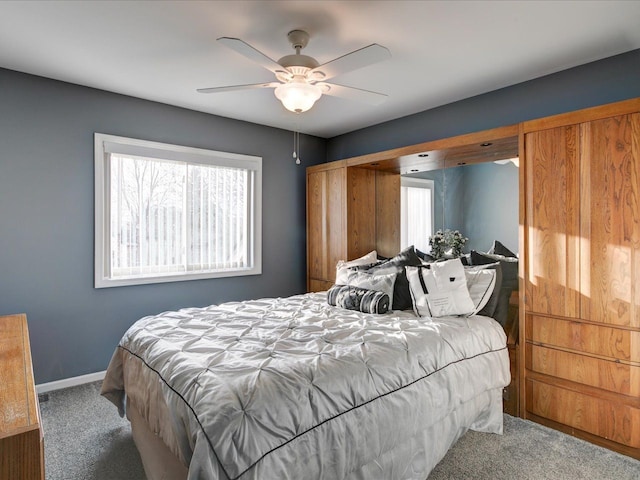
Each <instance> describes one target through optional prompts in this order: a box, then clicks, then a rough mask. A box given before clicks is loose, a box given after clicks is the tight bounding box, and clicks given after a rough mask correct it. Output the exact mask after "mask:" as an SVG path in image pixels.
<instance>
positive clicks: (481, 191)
mask: <svg viewBox="0 0 640 480" xmlns="http://www.w3.org/2000/svg"><path fill="white" fill-rule="evenodd" d="M459 168H463V169H465V173H464V184H463V190H462V192H461V196H462V197H463V201H462V203H463V215H464V221H463V224H464V234H465V236H467V237H468V238H469V242H468V243H467V245H466V249H465V250H466V251H471V250H478V251H481V252H486V251H487V250H489V248H491V246H492V245H493V241H494V240H499V241H500V242H502V244H504V245H505V246H506V247H507V248H508V249H509V250H511V251H512V252H516V253H517V252H518V205H519V195H518V190H519V189H518V167H516V166H515V165H514V164H513V163H508V164H506V165H497V164H495V163H483V164H478V165H468V166H465V167H459ZM461 231H462V230H461Z"/></svg>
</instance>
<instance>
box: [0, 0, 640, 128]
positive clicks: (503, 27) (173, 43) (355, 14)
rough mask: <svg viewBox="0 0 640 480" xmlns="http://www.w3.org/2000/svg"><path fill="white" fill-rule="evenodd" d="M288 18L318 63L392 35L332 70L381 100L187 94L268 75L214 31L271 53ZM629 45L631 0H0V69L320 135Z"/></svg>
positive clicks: (635, 26)
mask: <svg viewBox="0 0 640 480" xmlns="http://www.w3.org/2000/svg"><path fill="white" fill-rule="evenodd" d="M293 29H304V30H307V31H308V32H309V34H310V35H311V40H310V42H309V45H308V47H307V48H306V49H305V50H304V51H303V53H305V54H307V55H310V56H313V57H315V58H316V59H317V60H318V61H319V62H320V63H325V62H327V61H329V60H332V59H333V58H335V57H338V56H341V55H344V54H345V53H348V52H351V51H353V50H356V49H359V48H361V47H364V46H366V45H369V44H371V43H379V44H381V45H384V46H385V47H387V48H388V49H389V50H390V51H391V54H392V58H391V59H390V60H386V61H384V62H382V63H379V64H375V65H372V66H368V67H365V68H362V69H360V70H357V71H354V72H351V73H348V74H345V75H342V76H339V77H336V78H334V79H332V80H331V81H335V83H339V84H343V85H348V86H353V87H358V88H363V89H367V90H373V91H377V92H382V93H385V94H387V95H389V98H388V99H387V100H386V101H385V102H384V103H383V104H382V105H379V106H371V105H367V104H361V103H357V102H355V101H350V100H346V99H340V98H335V97H328V96H323V97H322V98H321V99H320V100H319V101H318V102H317V103H316V105H315V106H314V107H313V108H312V109H311V110H310V111H308V112H306V113H303V114H300V115H296V114H293V113H291V112H288V111H287V110H285V109H284V107H282V105H281V104H280V102H279V101H278V100H277V99H276V98H275V96H274V94H273V91H272V89H262V90H251V91H242V92H226V93H216V94H208V95H205V94H200V93H197V92H196V89H197V88H203V87H216V86H224V85H235V84H244V83H260V82H270V81H273V80H274V79H273V75H272V74H271V72H269V71H268V70H265V69H263V68H261V67H260V66H258V65H257V64H254V63H252V62H251V61H249V60H248V59H246V58H245V57H243V56H241V55H239V54H238V53H236V52H234V51H232V50H230V49H228V48H226V47H224V46H223V45H220V44H218V43H217V42H216V39H217V38H218V37H221V36H228V37H237V38H241V39H242V40H244V41H245V42H247V43H249V44H250V45H252V46H254V47H255V48H257V49H258V50H260V51H262V52H263V53H265V54H266V55H268V56H269V57H271V58H273V59H275V60H277V59H279V58H280V57H282V56H284V55H288V54H291V53H293V50H292V49H291V46H290V44H289V43H288V41H287V32H289V31H290V30H293ZM636 48H640V1H611V0H610V1H162V2H160V1H0V67H3V68H8V69H11V70H17V71H21V72H27V73H32V74H36V75H41V76H45V77H50V78H54V79H58V80H63V81H66V82H71V83H76V84H79V85H86V86H90V87H95V88H100V89H104V90H108V91H112V92H117V93H122V94H126V95H132V96H135V97H140V98H145V99H149V100H154V101H158V102H162V103H167V104H170V105H177V106H181V107H185V108H189V109H192V110H198V111H202V112H207V113H212V114H215V115H222V116H224V117H231V118H237V119H241V120H246V121H250V122H255V123H259V124H263V125H270V126H274V127H280V128H284V129H288V130H291V129H298V130H299V131H301V132H303V133H308V134H313V135H318V136H320V137H326V138H329V137H332V136H335V135H339V134H342V133H346V132H349V131H352V130H356V129H359V128H363V127H366V126H369V125H373V124H376V123H380V122H383V121H386V120H391V119H394V118H398V117H402V116H405V115H409V114H412V113H416V112H420V111H423V110H427V109H430V108H433V107H436V106H439V105H444V104H446V103H450V102H453V101H456V100H460V99H463V98H467V97H470V96H473V95H477V94H481V93H484V92H488V91H491V90H495V89H498V88H501V87H505V86H508V85H513V84H515V83H519V82H522V81H525V80H529V79H532V78H536V77H540V76H542V75H546V74H549V73H553V72H557V71H560V70H564V69H566V68H570V67H573V66H576V65H581V64H584V63H587V62H591V61H594V60H598V59H601V58H604V57H608V56H611V55H615V54H618V53H622V52H626V51H629V50H633V49H636Z"/></svg>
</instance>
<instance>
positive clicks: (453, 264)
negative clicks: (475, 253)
mask: <svg viewBox="0 0 640 480" xmlns="http://www.w3.org/2000/svg"><path fill="white" fill-rule="evenodd" d="M405 269H406V271H407V278H408V279H409V290H410V291H411V298H412V300H413V309H414V311H415V312H416V314H417V315H419V316H429V317H444V316H447V315H469V314H471V313H473V312H474V311H475V308H476V306H475V305H474V303H473V300H472V299H471V296H470V295H469V290H468V289H467V277H466V275H465V272H464V266H463V265H462V262H461V261H460V259H459V258H455V259H453V260H447V261H445V262H435V263H432V264H431V265H430V268H426V267H405Z"/></svg>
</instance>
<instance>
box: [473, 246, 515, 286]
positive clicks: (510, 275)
mask: <svg viewBox="0 0 640 480" xmlns="http://www.w3.org/2000/svg"><path fill="white" fill-rule="evenodd" d="M495 262H500V266H501V267H502V288H511V289H512V290H517V289H518V259H517V258H516V257H505V256H504V255H497V254H495V253H482V252H476V251H475V250H471V265H474V266H475V265H488V264H490V263H495Z"/></svg>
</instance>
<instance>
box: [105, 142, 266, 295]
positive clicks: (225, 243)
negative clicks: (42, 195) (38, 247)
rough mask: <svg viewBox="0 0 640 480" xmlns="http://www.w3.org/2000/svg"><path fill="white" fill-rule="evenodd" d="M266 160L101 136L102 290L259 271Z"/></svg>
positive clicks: (248, 273)
mask: <svg viewBox="0 0 640 480" xmlns="http://www.w3.org/2000/svg"><path fill="white" fill-rule="evenodd" d="M260 181H261V159H260V158H259V157H249V156H245V155H236V154H227V153H222V152H214V151H209V150H201V149H192V148H188V147H181V146H173V145H166V144H158V143H156V142H145V141H142V140H136V139H126V138H123V137H113V136H107V135H102V134H96V279H95V283H96V287H107V286H119V285H131V284H139V283H153V282H165V281H176V280H189V279H195V278H211V277H220V276H232V275H251V274H258V273H260V271H261V265H260V260H261V255H260V253H261V248H260V225H261V221H260V190H261V189H260Z"/></svg>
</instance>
